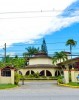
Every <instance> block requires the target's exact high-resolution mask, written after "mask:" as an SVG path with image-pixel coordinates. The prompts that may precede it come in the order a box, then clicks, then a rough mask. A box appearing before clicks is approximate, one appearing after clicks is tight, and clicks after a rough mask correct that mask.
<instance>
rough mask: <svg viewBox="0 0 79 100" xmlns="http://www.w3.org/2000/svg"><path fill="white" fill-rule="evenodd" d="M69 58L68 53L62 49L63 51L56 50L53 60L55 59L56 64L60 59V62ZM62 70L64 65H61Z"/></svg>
mask: <svg viewBox="0 0 79 100" xmlns="http://www.w3.org/2000/svg"><path fill="white" fill-rule="evenodd" d="M67 59H68V57H67V54H66V53H65V52H64V51H61V52H55V54H54V56H53V58H52V60H53V64H56V63H58V61H60V62H59V63H61V62H63V61H66V60H67ZM60 67H61V69H62V71H63V69H64V67H63V66H60Z"/></svg>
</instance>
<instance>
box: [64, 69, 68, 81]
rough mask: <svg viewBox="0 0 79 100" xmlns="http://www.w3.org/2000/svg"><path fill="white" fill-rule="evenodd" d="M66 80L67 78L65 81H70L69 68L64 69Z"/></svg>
mask: <svg viewBox="0 0 79 100" xmlns="http://www.w3.org/2000/svg"><path fill="white" fill-rule="evenodd" d="M64 80H65V83H69V71H68V70H64Z"/></svg>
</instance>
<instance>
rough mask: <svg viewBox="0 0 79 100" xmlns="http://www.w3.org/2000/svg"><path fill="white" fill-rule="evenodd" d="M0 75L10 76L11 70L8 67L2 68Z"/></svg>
mask: <svg viewBox="0 0 79 100" xmlns="http://www.w3.org/2000/svg"><path fill="white" fill-rule="evenodd" d="M1 76H6V77H10V76H11V70H10V69H6V70H5V69H3V70H1Z"/></svg>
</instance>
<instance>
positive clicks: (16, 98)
mask: <svg viewBox="0 0 79 100" xmlns="http://www.w3.org/2000/svg"><path fill="white" fill-rule="evenodd" d="M21 84H22V83H20V87H17V88H14V89H7V90H0V100H79V89H78V88H68V87H60V86H57V82H56V81H27V82H25V84H24V85H21Z"/></svg>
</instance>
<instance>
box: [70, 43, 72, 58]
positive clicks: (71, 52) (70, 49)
mask: <svg viewBox="0 0 79 100" xmlns="http://www.w3.org/2000/svg"><path fill="white" fill-rule="evenodd" d="M70 53H71V59H72V45H71V44H70Z"/></svg>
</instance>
